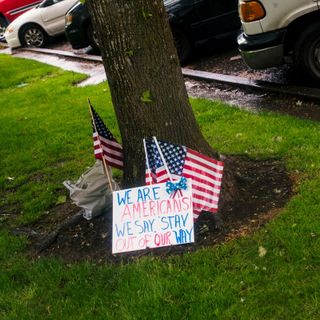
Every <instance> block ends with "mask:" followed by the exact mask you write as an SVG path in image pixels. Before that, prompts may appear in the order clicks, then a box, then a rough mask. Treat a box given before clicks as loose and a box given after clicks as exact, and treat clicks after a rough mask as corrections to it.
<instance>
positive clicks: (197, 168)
mask: <svg viewBox="0 0 320 320" xmlns="http://www.w3.org/2000/svg"><path fill="white" fill-rule="evenodd" d="M158 145H159V147H160V149H161V152H162V154H163V157H164V160H165V162H166V165H167V168H168V170H169V172H170V175H171V177H172V179H173V180H175V181H177V180H179V179H180V178H181V177H185V178H188V179H192V198H193V216H194V219H195V220H196V219H197V218H198V217H199V215H200V214H201V211H209V212H212V213H216V212H217V211H218V203H219V196H220V191H221V183H222V176H223V167H224V164H223V162H221V161H217V160H215V159H212V158H209V157H207V156H205V155H203V154H201V153H199V152H197V151H194V150H192V149H189V148H187V147H185V146H178V145H174V144H171V143H167V142H164V141H158ZM146 150H147V160H148V162H149V166H148V165H147V169H146V184H147V185H148V184H153V183H161V182H166V181H169V180H170V177H169V173H168V171H167V168H166V167H165V164H164V163H163V161H162V159H161V156H160V153H159V151H158V149H157V146H156V144H155V142H154V141H153V140H146Z"/></svg>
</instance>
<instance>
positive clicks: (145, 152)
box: [143, 139, 153, 184]
mask: <svg viewBox="0 0 320 320" xmlns="http://www.w3.org/2000/svg"><path fill="white" fill-rule="evenodd" d="M143 147H144V154H145V156H146V165H147V169H148V175H149V178H150V184H153V180H152V176H151V169H150V164H149V159H148V150H147V144H146V139H143Z"/></svg>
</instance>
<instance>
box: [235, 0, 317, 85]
mask: <svg viewBox="0 0 320 320" xmlns="http://www.w3.org/2000/svg"><path fill="white" fill-rule="evenodd" d="M239 13H240V18H241V22H242V29H243V32H242V34H240V36H239V37H238V45H239V50H240V52H241V54H242V57H243V58H244V60H245V62H246V63H247V65H248V66H249V67H251V68H253V69H264V68H269V67H277V66H279V65H281V64H283V63H285V62H286V61H289V62H290V61H292V62H293V63H294V65H295V67H296V68H297V70H298V71H302V72H303V73H304V74H305V75H307V76H308V77H310V78H312V79H314V80H315V81H317V82H320V0H287V1H285V0H259V1H256V0H239Z"/></svg>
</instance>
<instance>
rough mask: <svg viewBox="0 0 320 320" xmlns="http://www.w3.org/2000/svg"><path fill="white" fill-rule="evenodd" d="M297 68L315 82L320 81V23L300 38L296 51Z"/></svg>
mask: <svg viewBox="0 0 320 320" xmlns="http://www.w3.org/2000/svg"><path fill="white" fill-rule="evenodd" d="M294 61H295V64H296V66H297V67H298V68H299V69H300V70H301V71H302V72H304V73H305V74H306V75H308V76H311V77H312V78H313V79H314V80H316V81H320V23H319V22H318V23H315V24H313V25H311V26H310V27H309V28H307V29H306V30H305V31H304V32H303V33H302V34H301V36H300V37H299V39H298V41H297V44H296V46H295V50H294Z"/></svg>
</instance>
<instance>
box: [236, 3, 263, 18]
mask: <svg viewBox="0 0 320 320" xmlns="http://www.w3.org/2000/svg"><path fill="white" fill-rule="evenodd" d="M239 15H240V19H241V20H242V21H243V22H253V21H257V20H261V19H263V18H264V17H265V16H266V10H265V9H264V7H263V5H262V3H260V2H259V1H255V0H251V1H250V0H249V1H240V3H239Z"/></svg>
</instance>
